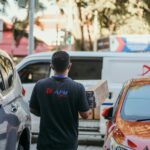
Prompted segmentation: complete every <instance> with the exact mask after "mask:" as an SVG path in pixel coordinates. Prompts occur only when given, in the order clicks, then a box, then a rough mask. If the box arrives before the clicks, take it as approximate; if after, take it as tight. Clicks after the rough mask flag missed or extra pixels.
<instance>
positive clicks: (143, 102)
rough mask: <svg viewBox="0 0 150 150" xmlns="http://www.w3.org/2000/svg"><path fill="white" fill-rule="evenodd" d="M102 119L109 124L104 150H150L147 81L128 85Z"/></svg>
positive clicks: (106, 110) (148, 81)
mask: <svg viewBox="0 0 150 150" xmlns="http://www.w3.org/2000/svg"><path fill="white" fill-rule="evenodd" d="M102 115H103V117H104V118H105V119H107V120H108V122H107V131H106V135H105V140H104V146H103V149H104V150H150V78H138V79H133V80H130V81H128V82H127V83H126V84H125V85H124V87H123V89H122V91H121V92H120V95H119V97H118V100H117V101H116V103H115V105H114V107H110V108H106V109H105V110H104V111H103V113H102Z"/></svg>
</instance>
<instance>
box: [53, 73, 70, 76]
mask: <svg viewBox="0 0 150 150" xmlns="http://www.w3.org/2000/svg"><path fill="white" fill-rule="evenodd" d="M54 75H55V76H60V77H68V74H67V73H60V72H55V74H54Z"/></svg>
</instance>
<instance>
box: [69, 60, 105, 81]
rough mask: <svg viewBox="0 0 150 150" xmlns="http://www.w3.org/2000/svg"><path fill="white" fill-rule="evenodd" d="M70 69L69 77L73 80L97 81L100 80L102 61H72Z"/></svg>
mask: <svg viewBox="0 0 150 150" xmlns="http://www.w3.org/2000/svg"><path fill="white" fill-rule="evenodd" d="M71 62H72V67H71V70H70V72H69V77H70V78H72V79H74V80H97V79H101V71H102V59H100V58H89V59H72V60H71Z"/></svg>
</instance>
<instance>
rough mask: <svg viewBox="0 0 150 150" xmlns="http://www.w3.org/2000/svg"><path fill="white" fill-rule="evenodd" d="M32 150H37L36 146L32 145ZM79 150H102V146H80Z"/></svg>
mask: <svg viewBox="0 0 150 150" xmlns="http://www.w3.org/2000/svg"><path fill="white" fill-rule="evenodd" d="M31 150H36V144H32V145H31ZM78 150H102V147H100V146H89V145H79V148H78Z"/></svg>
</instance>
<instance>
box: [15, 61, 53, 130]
mask: <svg viewBox="0 0 150 150" xmlns="http://www.w3.org/2000/svg"><path fill="white" fill-rule="evenodd" d="M18 73H19V76H20V79H21V82H22V84H23V88H24V89H25V91H26V92H25V93H26V94H25V100H26V101H28V102H29V100H30V97H31V94H32V90H33V88H34V86H35V84H36V82H37V81H38V80H40V79H44V78H47V77H49V74H50V60H37V61H30V62H27V63H26V64H24V65H23V66H22V67H21V68H19V70H18ZM31 117H32V133H38V131H39V120H40V118H39V117H36V116H35V115H33V114H31Z"/></svg>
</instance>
